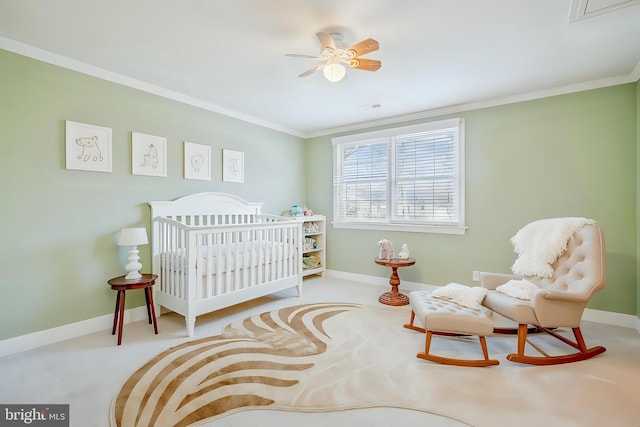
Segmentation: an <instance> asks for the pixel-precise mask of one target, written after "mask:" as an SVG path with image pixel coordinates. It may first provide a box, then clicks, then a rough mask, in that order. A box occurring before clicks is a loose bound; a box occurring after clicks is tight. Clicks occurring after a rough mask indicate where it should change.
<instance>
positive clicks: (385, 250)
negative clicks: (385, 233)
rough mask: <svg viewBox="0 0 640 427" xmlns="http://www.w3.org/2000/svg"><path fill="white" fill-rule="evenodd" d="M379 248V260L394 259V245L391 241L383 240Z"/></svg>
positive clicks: (379, 243)
mask: <svg viewBox="0 0 640 427" xmlns="http://www.w3.org/2000/svg"><path fill="white" fill-rule="evenodd" d="M378 247H379V248H380V253H379V255H378V258H379V259H392V258H393V245H392V244H391V241H389V240H387V239H382V240H380V241H379V242H378Z"/></svg>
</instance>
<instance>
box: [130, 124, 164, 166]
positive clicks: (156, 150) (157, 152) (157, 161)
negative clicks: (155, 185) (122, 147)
mask: <svg viewBox="0 0 640 427" xmlns="http://www.w3.org/2000/svg"><path fill="white" fill-rule="evenodd" d="M131 172H132V173H133V174H134V175H151V176H167V138H163V137H161V136H153V135H146V134H144V133H138V132H131Z"/></svg>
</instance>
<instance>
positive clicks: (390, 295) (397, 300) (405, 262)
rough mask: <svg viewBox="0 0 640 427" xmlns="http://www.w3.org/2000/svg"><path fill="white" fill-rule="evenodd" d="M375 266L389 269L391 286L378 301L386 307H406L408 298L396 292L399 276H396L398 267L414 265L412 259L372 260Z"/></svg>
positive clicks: (414, 261)
mask: <svg viewBox="0 0 640 427" xmlns="http://www.w3.org/2000/svg"><path fill="white" fill-rule="evenodd" d="M374 261H375V263H376V264H378V265H383V266H385V267H391V277H390V278H389V284H390V285H391V291H390V292H385V293H384V294H382V295H380V298H378V301H380V302H381V303H382V304H386V305H394V306H397V305H407V304H409V297H408V296H406V295H405V294H401V293H400V292H398V286H399V285H400V276H398V268H399V267H410V266H412V265H413V264H415V263H416V260H415V259H414V258H407V259H400V258H392V259H380V258H377V257H376V259H375V260H374Z"/></svg>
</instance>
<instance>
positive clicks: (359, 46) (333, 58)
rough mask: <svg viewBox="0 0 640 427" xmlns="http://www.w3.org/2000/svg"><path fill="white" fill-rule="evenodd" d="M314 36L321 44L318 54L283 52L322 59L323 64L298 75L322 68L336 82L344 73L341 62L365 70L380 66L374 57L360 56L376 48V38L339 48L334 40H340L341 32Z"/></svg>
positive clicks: (296, 56) (308, 73)
mask: <svg viewBox="0 0 640 427" xmlns="http://www.w3.org/2000/svg"><path fill="white" fill-rule="evenodd" d="M316 36H318V39H319V40H320V44H321V45H322V51H321V52H320V55H319V56H312V55H299V54H295V53H287V54H285V55H287V56H292V57H295V58H309V59H316V60H320V61H324V64H320V65H317V66H315V67H313V68H310V69H308V70H307V71H305V72H304V73H302V74H300V75H299V76H298V77H305V76H308V75H311V74H313V73H315V72H316V71H319V70H323V73H324V76H325V77H326V78H327V80H329V81H333V82H337V81H340V80H342V78H343V77H344V75H345V73H346V70H345V68H344V66H343V65H342V64H347V65H348V66H349V67H351V68H357V69H358V70H366V71H377V70H379V69H380V67H381V66H382V62H380V61H378V60H376V59H366V58H361V56H363V55H366V54H368V53H371V52H375V51H376V50H378V48H379V44H378V41H377V40H374V39H372V38H368V39H366V40H363V41H361V42H359V43H356V44H354V45H353V46H351V47H349V48H346V49H340V48H337V47H336V40H342V35H341V34H337V33H332V34H327V33H316ZM334 37H335V39H334Z"/></svg>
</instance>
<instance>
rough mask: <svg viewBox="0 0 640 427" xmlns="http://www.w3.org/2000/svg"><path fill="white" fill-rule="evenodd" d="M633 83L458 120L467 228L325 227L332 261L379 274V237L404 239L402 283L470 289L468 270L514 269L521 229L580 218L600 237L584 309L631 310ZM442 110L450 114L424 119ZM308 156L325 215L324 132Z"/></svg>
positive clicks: (328, 192) (328, 164)
mask: <svg viewBox="0 0 640 427" xmlns="http://www.w3.org/2000/svg"><path fill="white" fill-rule="evenodd" d="M637 86H638V84H626V85H620V86H614V87H609V88H605V89H598V90H591V91H585V92H580V93H575V94H570V95H563V96H555V97H549V98H544V99H539V100H533V101H527V102H520V103H515V104H508V105H502V106H498V107H492V108H484V109H478V110H474V111H467V112H464V113H461V114H457V115H455V116H456V117H463V118H464V119H465V125H466V131H465V132H466V219H467V226H468V230H467V232H466V234H465V235H464V236H458V235H443V234H423V233H402V232H389V233H381V232H376V231H360V230H344V229H333V228H332V227H329V230H328V233H327V242H328V250H327V266H328V268H329V269H332V270H337V271H346V272H352V273H357V274H364V275H373V276H380V277H386V276H388V271H387V270H386V269H384V268H382V267H379V266H377V265H375V264H374V263H373V261H372V260H373V258H374V257H375V255H376V253H377V247H376V243H377V241H378V240H380V239H381V238H389V239H391V241H392V242H393V244H394V246H396V247H400V245H401V244H402V243H408V245H409V248H410V250H411V253H412V255H413V256H415V258H416V259H417V260H418V262H417V263H416V265H415V266H413V267H412V268H410V269H405V270H403V271H402V278H403V279H405V280H409V281H415V282H419V283H428V284H434V285H443V284H446V283H449V282H459V283H464V284H473V282H472V281H471V272H472V271H473V270H482V271H498V272H509V271H510V267H511V264H512V263H513V261H514V259H515V258H514V255H515V254H514V253H513V249H512V247H511V244H510V242H509V238H510V237H511V236H513V235H514V234H515V233H516V232H517V231H518V229H519V228H520V227H522V226H523V225H525V224H527V223H528V222H531V221H534V220H537V219H540V218H547V217H559V216H585V217H589V218H593V219H595V220H596V221H597V222H598V224H599V225H600V226H601V227H602V228H603V229H604V232H605V238H606V244H607V286H606V288H605V289H604V290H603V291H601V292H599V293H598V294H596V296H595V297H594V298H593V300H592V301H591V304H590V307H591V308H595V309H601V310H606V311H613V312H619V313H626V314H636V313H638V308H637V307H638V305H640V304H639V303H638V298H637V288H638V285H637V275H638V267H637V256H636V253H637V250H638V248H637V244H636V241H637V228H638V220H637V214H636V211H637V206H636V198H637V197H636V196H637V191H636V186H637V184H636V165H637V163H638V160H637V156H636V152H637V150H636V146H637V144H638V136H637V135H638V129H637V125H636V121H637V110H638V101H637V99H638V88H637ZM447 117H453V116H443V117H437V118H434V119H432V120H439V119H442V118H447ZM425 121H426V120H425ZM413 123H416V121H414V122H410V123H406V124H413ZM367 130H370V129H367ZM334 136H335V135H334ZM305 156H306V157H305V162H306V165H307V191H306V193H307V204H308V205H309V206H310V207H311V208H312V209H314V210H315V211H316V212H319V213H325V214H327V215H328V216H329V217H331V212H332V208H331V207H332V200H331V198H332V187H331V186H332V179H331V176H332V145H331V136H327V137H318V138H313V139H309V140H308V141H306V149H305ZM354 254H357V255H356V256H354Z"/></svg>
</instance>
